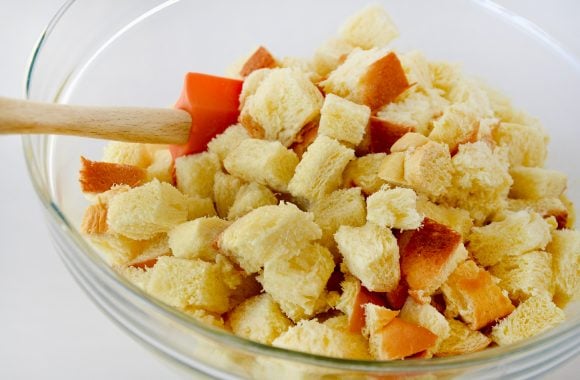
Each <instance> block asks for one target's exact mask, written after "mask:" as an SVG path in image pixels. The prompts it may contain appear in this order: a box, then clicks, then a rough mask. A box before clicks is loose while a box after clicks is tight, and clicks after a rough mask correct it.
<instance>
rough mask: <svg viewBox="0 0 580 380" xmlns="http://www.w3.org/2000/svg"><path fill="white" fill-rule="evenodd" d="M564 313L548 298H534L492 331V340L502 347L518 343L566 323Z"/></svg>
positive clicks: (524, 303) (519, 306)
mask: <svg viewBox="0 0 580 380" xmlns="http://www.w3.org/2000/svg"><path fill="white" fill-rule="evenodd" d="M565 318H566V316H565V314H564V312H563V311H562V310H561V309H560V308H558V307H557V306H556V305H554V303H553V302H552V301H551V300H550V299H549V298H546V297H542V296H534V297H530V298H528V299H527V300H526V301H524V302H522V303H521V304H519V305H518V307H517V308H516V310H515V311H514V312H513V313H511V314H510V315H508V316H507V317H506V318H504V319H503V320H501V321H500V322H499V323H498V324H497V325H495V326H494V327H493V329H492V330H491V339H492V340H493V341H494V342H495V343H497V344H498V345H500V346H505V345H508V344H513V343H517V342H519V341H522V340H524V339H528V338H531V337H533V336H535V335H538V334H540V333H542V332H544V331H546V330H548V329H550V328H551V327H554V326H556V325H557V324H560V323H562V322H564V319H565Z"/></svg>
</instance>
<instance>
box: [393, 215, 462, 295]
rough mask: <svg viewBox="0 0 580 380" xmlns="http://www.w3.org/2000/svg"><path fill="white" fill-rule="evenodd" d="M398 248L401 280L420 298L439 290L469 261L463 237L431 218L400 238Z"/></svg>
mask: <svg viewBox="0 0 580 380" xmlns="http://www.w3.org/2000/svg"><path fill="white" fill-rule="evenodd" d="M399 248H400V252H401V272H402V276H403V278H405V281H406V282H407V284H408V285H409V289H410V290H411V291H414V292H416V293H417V295H419V296H420V297H421V296H427V295H430V294H432V293H433V292H434V291H435V290H437V289H438V288H439V287H440V286H441V284H443V283H444V282H445V281H446V280H447V278H448V277H449V275H450V274H451V273H452V272H453V271H454V270H455V268H457V266H458V265H459V263H461V262H463V261H464V260H465V259H466V258H467V250H466V249H465V247H464V246H463V243H462V239H461V235H460V234H459V233H457V232H455V231H453V230H452V229H450V228H449V227H447V226H445V225H443V224H439V223H437V222H435V221H433V220H431V219H428V218H425V219H424V220H423V225H422V227H420V228H419V229H417V230H413V231H405V232H404V233H403V234H402V235H401V236H400V238H399Z"/></svg>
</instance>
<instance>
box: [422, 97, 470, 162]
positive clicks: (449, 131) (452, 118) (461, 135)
mask: <svg viewBox="0 0 580 380" xmlns="http://www.w3.org/2000/svg"><path fill="white" fill-rule="evenodd" d="M477 116H478V115H477V113H476V112H475V111H474V110H473V108H471V107H470V106H468V105H466V104H463V103H459V104H453V105H451V106H450V107H447V108H446V109H445V111H443V115H441V117H440V118H438V119H437V120H435V121H433V129H432V130H431V133H429V138H430V139H431V140H433V141H437V142H442V143H445V144H447V145H448V146H449V150H450V151H451V153H452V154H454V153H456V152H457V149H458V147H459V145H460V144H465V143H467V142H475V141H477V134H478V132H479V120H478V117H477Z"/></svg>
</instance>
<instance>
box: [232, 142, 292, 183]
mask: <svg viewBox="0 0 580 380" xmlns="http://www.w3.org/2000/svg"><path fill="white" fill-rule="evenodd" d="M296 165H298V157H297V156H296V153H294V152H293V151H292V150H290V149H286V148H284V146H282V144H281V143H280V142H278V141H265V140H258V139H246V140H244V141H242V142H241V143H240V144H239V145H238V146H237V147H236V148H235V149H234V150H233V151H231V152H230V153H229V154H228V155H227V157H226V159H225V160H224V167H225V168H226V170H227V171H228V172H229V173H230V174H233V175H235V176H237V177H240V178H242V179H244V180H246V181H248V182H258V183H259V184H262V185H266V186H269V187H271V188H272V189H274V190H277V191H282V192H285V191H287V188H288V182H289V181H290V179H291V178H292V176H293V175H294V170H295V168H296Z"/></svg>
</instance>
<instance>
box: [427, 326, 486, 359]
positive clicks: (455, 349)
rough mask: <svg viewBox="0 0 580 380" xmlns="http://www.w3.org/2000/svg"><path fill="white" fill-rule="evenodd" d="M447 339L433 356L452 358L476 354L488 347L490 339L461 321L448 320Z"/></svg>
mask: <svg viewBox="0 0 580 380" xmlns="http://www.w3.org/2000/svg"><path fill="white" fill-rule="evenodd" d="M447 322H448V323H449V327H450V329H449V337H447V339H445V340H444V341H443V342H441V344H440V345H439V348H438V349H437V351H436V352H435V356H439V357H441V356H453V355H461V354H467V353H470V352H477V351H481V350H483V349H484V348H485V347H487V346H489V344H490V343H491V339H489V338H488V337H487V336H485V335H484V334H482V333H480V332H479V331H473V330H472V329H470V328H469V327H467V326H466V325H465V324H464V323H462V322H461V321H458V320H456V319H448V320H447Z"/></svg>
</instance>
